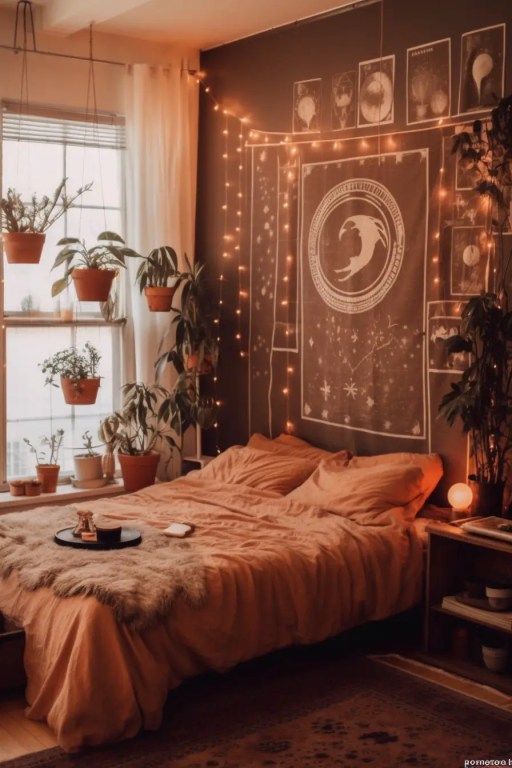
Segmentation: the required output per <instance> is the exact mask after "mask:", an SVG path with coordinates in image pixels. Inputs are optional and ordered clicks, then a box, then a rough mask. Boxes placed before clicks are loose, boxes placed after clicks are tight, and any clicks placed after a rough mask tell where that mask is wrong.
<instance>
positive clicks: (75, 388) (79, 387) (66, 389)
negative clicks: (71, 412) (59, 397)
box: [60, 376, 100, 405]
mask: <svg viewBox="0 0 512 768" xmlns="http://www.w3.org/2000/svg"><path fill="white" fill-rule="evenodd" d="M60 385H61V387H62V393H63V395H64V400H65V402H66V403H67V404H68V405H94V403H95V402H96V398H97V396H98V390H99V388H100V378H99V376H98V377H96V378H94V379H67V378H66V377H65V376H61V377H60Z"/></svg>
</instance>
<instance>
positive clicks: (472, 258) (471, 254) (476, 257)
mask: <svg viewBox="0 0 512 768" xmlns="http://www.w3.org/2000/svg"><path fill="white" fill-rule="evenodd" d="M462 261H463V262H464V264H465V265H466V266H467V267H476V265H477V264H478V262H479V261H480V248H479V247H478V246H477V245H466V247H465V248H464V250H463V252H462Z"/></svg>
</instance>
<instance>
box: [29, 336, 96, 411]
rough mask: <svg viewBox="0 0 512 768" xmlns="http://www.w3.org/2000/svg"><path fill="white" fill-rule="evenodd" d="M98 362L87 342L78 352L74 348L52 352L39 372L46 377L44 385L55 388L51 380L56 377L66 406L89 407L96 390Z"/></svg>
mask: <svg viewBox="0 0 512 768" xmlns="http://www.w3.org/2000/svg"><path fill="white" fill-rule="evenodd" d="M100 359H101V357H100V355H99V353H98V350H97V349H96V348H95V347H93V346H92V344H89V343H88V342H87V344H85V346H84V348H83V350H82V352H79V351H78V350H77V349H75V347H69V348H67V349H63V350H61V351H60V352H56V353H55V354H54V355H52V357H48V358H47V359H46V360H44V361H43V362H42V363H41V370H42V372H43V373H45V374H46V380H45V384H48V385H50V386H53V387H56V386H58V385H57V384H56V383H55V377H56V376H60V385H61V387H62V392H63V395H64V400H65V401H66V403H67V404H68V405H93V404H94V403H95V402H96V397H97V395H98V389H99V387H100V377H99V376H98V375H97V372H98V364H99V362H100Z"/></svg>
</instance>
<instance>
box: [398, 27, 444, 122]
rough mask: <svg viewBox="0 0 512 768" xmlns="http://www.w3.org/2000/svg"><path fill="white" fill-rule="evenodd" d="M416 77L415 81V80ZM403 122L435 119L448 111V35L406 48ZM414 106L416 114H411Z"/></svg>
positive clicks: (434, 120)
mask: <svg viewBox="0 0 512 768" xmlns="http://www.w3.org/2000/svg"><path fill="white" fill-rule="evenodd" d="M415 79H416V81H417V82H416V83H415ZM406 89H407V91H406V97H405V98H406V122H407V125H418V124H422V123H434V122H437V123H439V120H444V119H445V118H447V117H450V115H451V112H452V41H451V38H450V37H445V38H442V39H441V40H433V41H432V42H429V43H423V44H422V45H415V46H413V47H412V48H407V52H406ZM414 110H416V115H414V114H413V112H414Z"/></svg>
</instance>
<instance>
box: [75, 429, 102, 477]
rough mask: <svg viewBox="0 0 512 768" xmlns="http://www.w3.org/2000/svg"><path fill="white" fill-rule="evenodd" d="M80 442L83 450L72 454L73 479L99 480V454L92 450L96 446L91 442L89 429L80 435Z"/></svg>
mask: <svg viewBox="0 0 512 768" xmlns="http://www.w3.org/2000/svg"><path fill="white" fill-rule="evenodd" d="M82 444H83V447H84V449H85V450H84V452H83V453H76V454H75V455H74V456H73V462H74V464H75V480H76V481H77V482H88V481H91V480H92V481H94V480H99V479H100V478H102V477H103V469H102V464H101V455H100V454H99V453H97V452H96V451H95V450H94V448H95V447H96V446H93V444H92V435H91V433H90V432H89V430H86V431H85V432H84V434H83V435H82Z"/></svg>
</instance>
